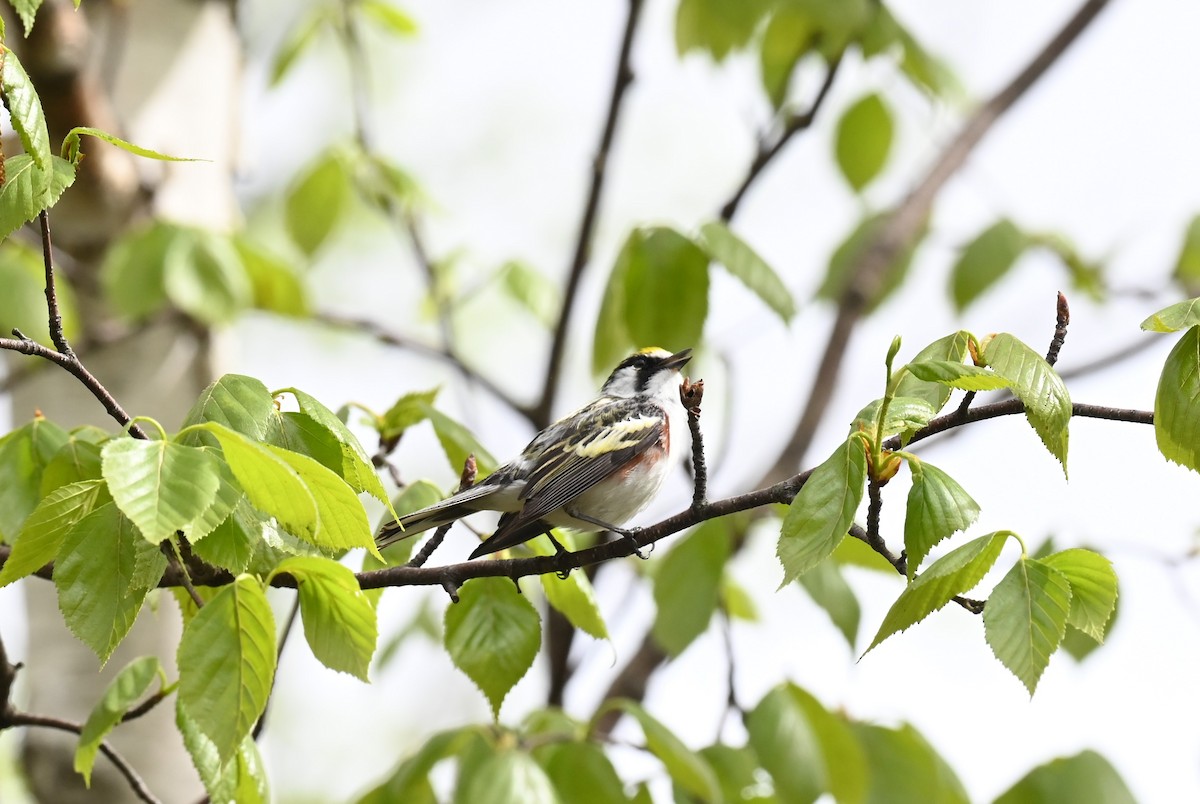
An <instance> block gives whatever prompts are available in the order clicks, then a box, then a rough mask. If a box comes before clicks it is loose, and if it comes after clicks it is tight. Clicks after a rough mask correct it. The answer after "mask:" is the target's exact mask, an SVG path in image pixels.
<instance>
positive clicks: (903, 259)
mask: <svg viewBox="0 0 1200 804" xmlns="http://www.w3.org/2000/svg"><path fill="white" fill-rule="evenodd" d="M884 222H885V216H883V215H872V216H870V217H867V218H864V219H863V220H862V221H860V222H859V224H858V226H856V227H855V228H854V231H852V232H851V233H850V234H849V236H848V237H847V238H846V239H845V240H844V241H842V243H841V245H839V246H838V247H837V249H835V250H834V252H833V254H832V255H831V256H830V257H829V267H828V269H827V270H826V273H825V279H824V281H822V283H821V287H820V288H818V289H817V298H818V299H824V300H826V301H831V302H835V303H837V302H839V301H840V300H841V298H842V296H844V295H845V293H846V291H847V289H848V288H849V285H850V282H851V280H852V279H853V278H854V273H855V272H856V271H857V269H858V265H859V263H860V262H861V261H862V259H863V258H864V257H865V255H866V253H867V249H868V247H870V246H871V244H872V243H873V242H874V240H875V236H876V235H877V233H878V230H879V227H880V226H882V225H883V223H884ZM916 247H917V243H916V242H914V243H913V244H912V245H911V246H910V247H909V248H908V249H906V250H905V251H904V252H902V253H900V254H898V255H897V256H896V260H895V261H894V262H893V263H892V264H891V265H889V266H888V267H887V269H886V270H885V271H884V275H883V278H882V281H881V282H880V283H879V285H878V287H877V288H874V295H873V296H872V297H871V298H869V299H868V300H867V312H868V313H871V312H874V311H875V309H876V308H878V307H879V305H880V304H882V303H883V302H884V300H886V299H887V298H888V297H889V296H891V295H892V293H893V292H894V291H895V290H896V288H898V287H900V283H901V282H903V281H904V277H905V276H906V275H907V274H908V266H909V265H910V264H911V263H912V256H913V252H914V251H915V250H916Z"/></svg>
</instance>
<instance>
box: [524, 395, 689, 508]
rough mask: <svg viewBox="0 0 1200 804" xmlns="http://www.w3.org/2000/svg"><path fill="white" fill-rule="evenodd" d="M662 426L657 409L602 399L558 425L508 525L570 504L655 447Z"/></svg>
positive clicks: (634, 401) (663, 418)
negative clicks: (557, 429)
mask: <svg viewBox="0 0 1200 804" xmlns="http://www.w3.org/2000/svg"><path fill="white" fill-rule="evenodd" d="M666 426H667V416H666V413H665V411H663V409H662V408H661V407H659V406H658V405H657V404H655V403H654V402H650V401H647V400H638V399H627V400H619V401H612V400H606V402H605V404H602V405H596V406H594V407H590V408H585V409H584V410H582V411H580V412H579V413H577V414H575V415H574V416H572V417H568V418H567V419H565V420H563V421H561V422H559V427H561V428H562V430H561V431H560V432H559V433H558V434H557V437H556V439H555V441H554V443H553V445H550V446H548V447H547V448H546V449H544V450H543V451H542V452H541V454H540V455H538V456H537V459H536V460H537V462H536V464H535V465H534V466H533V467H531V469H530V471H529V475H528V482H527V483H526V484H525V487H524V489H522V490H521V494H520V496H521V499H523V500H524V501H525V504H524V505H523V506H522V507H521V510H520V511H519V512H517V513H516V514H515V515H514V516H513V517H512V520H511V522H509V523H507V524H508V526H509V527H511V528H512V529H517V528H521V527H522V526H524V525H527V524H529V523H531V522H534V521H536V520H538V519H541V518H542V517H544V516H545V515H546V514H549V513H551V512H552V511H555V510H557V509H559V508H561V507H563V506H564V505H566V504H568V503H570V502H571V501H572V500H574V499H576V498H577V497H579V496H580V495H581V494H583V493H584V492H586V491H587V490H588V489H590V488H592V486H595V485H596V484H597V483H599V482H600V481H602V480H604V479H605V478H607V477H609V476H610V475H612V474H613V473H614V472H616V471H617V470H618V469H620V468H621V467H622V466H624V465H625V464H626V463H628V462H629V461H631V460H633V459H634V458H636V457H637V456H638V455H640V454H641V453H643V452H645V451H646V450H647V449H649V448H650V447H651V446H652V445H654V444H655V443H657V442H658V440H659V439H660V438H661V437H662V435H663V430H664V428H665V427H666ZM614 524H617V523H614Z"/></svg>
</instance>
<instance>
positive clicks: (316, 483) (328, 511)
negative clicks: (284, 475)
mask: <svg viewBox="0 0 1200 804" xmlns="http://www.w3.org/2000/svg"><path fill="white" fill-rule="evenodd" d="M266 449H267V450H268V451H270V452H272V453H274V455H275V456H276V457H277V458H280V459H281V460H282V461H283V462H284V463H286V464H287V465H288V466H289V467H290V468H291V469H292V470H293V471H294V472H295V473H296V476H297V477H298V478H299V479H300V480H301V481H302V482H303V483H304V485H305V487H306V488H307V489H308V492H309V493H310V494H311V495H312V498H313V500H314V501H315V502H316V504H317V523H316V527H315V528H314V529H313V530H312V531H311V532H309V531H302V532H300V533H297V534H296V535H297V536H299V537H300V538H302V539H304V540H305V541H307V542H309V543H310V544H313V545H315V546H317V547H322V548H326V549H329V550H348V549H350V548H353V547H365V548H367V550H368V551H370V552H372V553H375V554H378V550H377V549H376V547H375V537H374V536H373V535H372V533H371V523H370V522H368V521H367V512H366V511H365V510H364V509H363V506H362V503H361V502H359V500H358V497H356V496H355V494H354V489H352V488H351V487H350V486H348V485H346V482H345V481H344V480H342V479H341V478H340V477H338V476H337V475H335V474H334V473H333V472H331V471H329V470H328V469H326V468H325V467H324V466H322V465H321V464H319V463H317V462H316V461H315V460H313V459H312V458H310V457H308V456H307V455H300V454H298V453H295V452H288V451H287V450H285V449H279V448H278V447H272V446H270V445H269V444H268V445H266ZM252 499H253V498H252Z"/></svg>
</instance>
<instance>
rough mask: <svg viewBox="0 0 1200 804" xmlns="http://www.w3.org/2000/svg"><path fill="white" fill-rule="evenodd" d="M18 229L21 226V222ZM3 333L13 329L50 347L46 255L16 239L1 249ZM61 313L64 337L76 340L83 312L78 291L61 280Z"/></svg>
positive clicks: (57, 284)
mask: <svg viewBox="0 0 1200 804" xmlns="http://www.w3.org/2000/svg"><path fill="white" fill-rule="evenodd" d="M17 225H20V224H19V222H18V224H17ZM0 287H3V288H4V292H3V293H0V322H3V329H2V330H0V331H2V332H3V333H4V336H5V337H7V336H8V335H9V334H10V333H11V331H12V329H13V328H16V329H19V330H21V332H22V333H24V335H25V336H26V337H28V338H31V339H33V340H35V341H38V342H40V343H43V344H48V343H50V327H49V323H48V319H47V316H46V265H45V263H44V262H43V261H42V252H41V251H40V250H36V251H35V250H34V249H33V248H31V247H30V246H28V245H25V244H23V243H20V242H18V241H16V240H15V239H10V240H7V241H5V242H4V245H3V247H0ZM56 288H57V290H58V310H59V313H60V314H61V315H62V320H63V335H65V336H66V338H67V339H68V340H74V339H75V336H76V335H78V334H79V320H80V316H79V312H78V306H77V304H76V302H75V291H74V290H72V288H71V285H70V284H69V283H67V282H66V281H65V280H64V278H63V277H62V276H61V275H59V276H58V277H57V283H56Z"/></svg>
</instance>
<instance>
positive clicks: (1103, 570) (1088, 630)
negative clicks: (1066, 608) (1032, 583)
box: [1041, 548, 1117, 642]
mask: <svg viewBox="0 0 1200 804" xmlns="http://www.w3.org/2000/svg"><path fill="white" fill-rule="evenodd" d="M1041 561H1042V563H1043V564H1045V565H1046V566H1048V567H1050V568H1051V569H1055V570H1058V571H1059V572H1061V573H1062V574H1063V575H1064V576H1066V579H1067V583H1069V584H1070V585H1071V610H1070V612H1069V613H1068V614H1067V625H1070V626H1074V627H1075V628H1078V629H1079V630H1080V631H1082V632H1083V633H1085V634H1087V635H1088V636H1090V637H1091V638H1092V639H1094V640H1095V641H1096V642H1104V635H1105V631H1106V630H1107V626H1108V621H1109V619H1110V618H1111V617H1112V615H1113V612H1114V611H1115V610H1116V608H1117V573H1116V572H1115V571H1114V570H1113V566H1112V562H1111V561H1109V560H1108V559H1107V558H1105V557H1104V556H1102V555H1100V554H1099V553H1096V552H1093V551H1092V550H1083V549H1080V548H1074V549H1071V550H1063V551H1061V552H1058V553H1053V554H1051V555H1048V556H1046V557H1045V558H1043V559H1041Z"/></svg>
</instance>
